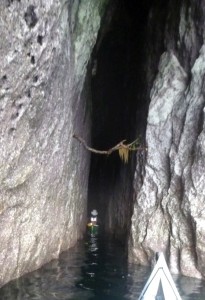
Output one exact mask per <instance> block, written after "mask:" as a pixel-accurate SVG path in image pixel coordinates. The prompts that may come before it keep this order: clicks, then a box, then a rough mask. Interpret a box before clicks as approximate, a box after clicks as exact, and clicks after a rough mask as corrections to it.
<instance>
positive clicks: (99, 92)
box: [88, 0, 149, 243]
mask: <svg viewBox="0 0 205 300" xmlns="http://www.w3.org/2000/svg"><path fill="white" fill-rule="evenodd" d="M137 2H138V1H137ZM141 2H142V1H141ZM141 2H140V1H139V3H137V4H136V3H135V1H133V0H126V1H122V0H121V1H117V2H115V5H116V6H115V8H114V9H113V11H114V13H113V15H112V20H111V21H110V23H109V24H108V25H106V24H105V26H102V27H103V28H102V30H101V33H100V34H99V38H98V41H97V43H96V46H95V49H94V51H93V55H92V80H91V92H92V130H91V140H92V147H93V148H96V149H103V150H104V149H105V150H106V149H109V148H111V147H112V146H114V145H116V144H117V143H118V142H120V141H122V140H124V139H126V140H127V142H131V141H133V140H135V139H136V138H137V137H139V136H141V142H142V143H143V142H144V140H143V139H144V133H145V127H146V116H147V107H148V104H147V101H146V98H145V97H144V96H143V95H144V89H145V80H144V78H143V62H144V60H145V53H144V47H145V44H144V36H145V31H146V21H147V16H148V9H149V5H148V4H147V3H146V1H145V2H144V3H141ZM135 167H136V153H132V155H131V156H130V157H129V161H128V164H124V163H123V162H122V161H121V160H120V158H119V155H118V153H117V152H115V153H113V154H111V155H110V156H108V157H107V156H105V155H98V154H92V155H91V167H90V176H89V187H88V215H89V212H90V211H91V210H92V209H97V210H98V212H99V224H100V226H101V228H102V229H103V231H104V232H106V233H108V234H109V235H110V236H113V237H114V238H117V239H118V240H120V241H121V242H123V243H124V242H126V240H127V237H128V234H129V230H130V225H131V216H132V211H133V176H134V170H135Z"/></svg>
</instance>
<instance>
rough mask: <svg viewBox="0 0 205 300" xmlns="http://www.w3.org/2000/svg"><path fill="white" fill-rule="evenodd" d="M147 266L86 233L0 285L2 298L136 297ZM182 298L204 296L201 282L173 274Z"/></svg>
mask: <svg viewBox="0 0 205 300" xmlns="http://www.w3.org/2000/svg"><path fill="white" fill-rule="evenodd" d="M149 274H150V269H149V268H144V267H140V266H138V265H135V264H128V263H127V255H126V251H125V249H124V248H123V247H122V246H120V245H118V244H116V243H113V242H111V241H108V240H106V239H101V238H99V237H95V236H93V237H92V236H88V237H87V238H86V239H85V240H84V241H81V242H79V243H78V244H77V245H76V247H74V248H72V249H70V250H69V251H67V252H65V253H63V254H62V255H61V256H60V259H59V260H55V261H52V262H51V263H49V264H47V265H46V266H44V267H43V268H41V269H40V270H38V271H35V272H32V273H30V274H28V275H26V276H24V277H22V278H20V279H18V280H15V281H13V282H11V283H9V284H7V285H6V286H4V287H3V288H2V289H0V299H2V300H7V299H8V300H56V299H58V300H68V299H75V300H80V299H90V300H91V299H93V300H94V299H96V300H97V299H98V300H104V299H106V300H115V299H118V300H122V299H135V300H136V299H138V297H139V294H140V292H141V290H142V288H143V286H144V283H145V281H146V280H147V278H148V276H149ZM174 280H175V282H176V284H177V287H178V289H179V292H180V294H181V297H182V299H183V300H202V299H205V283H204V282H202V281H200V280H195V279H191V278H186V277H181V276H180V277H174Z"/></svg>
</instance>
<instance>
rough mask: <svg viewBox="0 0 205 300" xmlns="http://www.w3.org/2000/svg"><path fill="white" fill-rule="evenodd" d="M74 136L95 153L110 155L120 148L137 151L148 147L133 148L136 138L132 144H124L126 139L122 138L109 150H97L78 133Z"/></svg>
mask: <svg viewBox="0 0 205 300" xmlns="http://www.w3.org/2000/svg"><path fill="white" fill-rule="evenodd" d="M73 137H74V138H75V139H76V140H78V141H79V142H80V143H81V144H82V145H83V146H84V147H85V148H86V149H87V150H88V151H91V152H93V153H96V154H106V155H110V154H111V153H113V152H114V151H117V150H119V149H122V148H124V149H128V150H129V151H137V150H146V148H143V147H137V148H131V146H132V145H133V144H134V143H136V141H137V140H135V141H134V142H132V143H131V144H128V145H126V144H124V143H125V142H126V140H122V141H121V142H119V143H118V144H117V145H115V146H114V147H112V148H110V149H108V150H97V149H94V148H91V147H89V146H88V145H87V144H86V142H85V140H84V139H83V138H81V137H79V136H77V135H76V134H74V135H73Z"/></svg>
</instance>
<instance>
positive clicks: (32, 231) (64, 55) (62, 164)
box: [0, 0, 106, 285]
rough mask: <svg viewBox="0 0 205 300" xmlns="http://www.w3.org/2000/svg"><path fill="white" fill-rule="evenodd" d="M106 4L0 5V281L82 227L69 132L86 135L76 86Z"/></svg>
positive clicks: (85, 163) (77, 162) (76, 152)
mask: <svg viewBox="0 0 205 300" xmlns="http://www.w3.org/2000/svg"><path fill="white" fill-rule="evenodd" d="M105 2H106V1H98V2H97V3H93V1H87V0H86V1H77V0H76V1H63V0H62V1H60V0H55V1H54V0H44V1H40V2H39V1H36V0H34V1H32V2H31V1H29V0H25V1H15V0H14V1H6V0H3V1H1V3H0V36H1V43H0V61H1V69H0V98H1V100H0V124H1V126H0V194H1V199H0V240H1V243H0V269H1V274H0V285H3V284H4V283H6V282H8V281H9V280H11V279H13V278H16V277H19V276H21V275H22V274H24V273H26V272H29V271H31V270H34V269H37V268H39V267H40V266H41V265H42V264H44V263H46V262H48V261H50V260H51V259H53V258H56V257H58V255H59V253H60V252H61V251H63V250H65V249H67V248H69V247H71V246H73V245H74V244H75V242H76V240H77V239H78V238H80V237H81V236H82V233H83V231H84V224H85V218H86V196H87V180H88V171H89V170H88V169H89V154H88V153H87V152H86V151H85V150H84V149H83V147H81V145H79V144H78V143H77V142H76V141H75V140H74V139H73V138H72V135H73V133H77V134H79V135H81V136H83V137H84V138H86V139H87V140H89V126H90V124H89V119H90V118H89V110H88V109H87V104H86V94H87V92H88V91H87V87H86V86H85V87H84V90H83V93H81V91H82V89H83V85H84V79H85V75H86V65H87V62H88V60H89V57H90V53H91V51H92V47H93V45H94V43H95V39H96V36H97V32H98V29H99V26H100V20H101V16H102V14H103V10H104V4H105ZM85 7H86V9H85ZM82 49H83V51H82Z"/></svg>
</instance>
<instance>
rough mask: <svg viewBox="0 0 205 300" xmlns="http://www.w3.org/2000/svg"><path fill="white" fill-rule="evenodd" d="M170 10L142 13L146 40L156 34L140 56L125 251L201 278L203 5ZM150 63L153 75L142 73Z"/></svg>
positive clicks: (204, 272)
mask: <svg viewBox="0 0 205 300" xmlns="http://www.w3.org/2000/svg"><path fill="white" fill-rule="evenodd" d="M174 5H175V1H170V2H168V5H167V8H165V10H163V11H162V10H161V14H160V5H159V6H158V7H157V6H156V7H154V8H152V9H151V10H150V15H149V18H150V19H149V28H148V35H147V36H148V40H149V39H150V40H151V41H153V39H155V35H156V36H158V43H154V44H153V45H151V44H149V51H150V52H149V53H148V54H147V55H148V60H147V62H146V63H147V67H148V68H147V77H146V78H147V86H148V87H149V86H150V87H151V88H150V105H149V111H148V117H147V129H146V143H147V149H148V150H147V155H146V160H145V163H144V167H142V168H140V167H139V166H137V168H136V173H135V191H136V202H135V206H134V214H133V217H132V235H131V245H132V246H131V251H130V254H131V257H132V258H133V259H134V260H135V261H136V262H138V263H142V264H147V263H150V262H151V260H152V257H153V255H154V253H155V252H157V251H164V253H166V255H167V259H168V261H169V263H170V269H171V271H172V272H174V273H181V274H184V275H186V276H192V277H204V276H205V268H204V266H205V248H204V245H205V242H204V234H205V232H204V230H205V227H204V224H205V213H204V209H205V193H204V186H205V177H204V174H205V159H204V130H205V129H204V105H205V98H204V74H205V73H204V72H205V46H204V45H203V28H204V20H205V15H204V2H203V1H200V2H197V3H196V2H195V1H190V2H189V3H188V1H182V2H181V4H180V5H177V6H174ZM174 10H175V14H174V13H173V12H174ZM162 14H164V17H163V18H162V19H164V27H163V28H160V26H157V25H156V24H157V18H158V16H159V15H161V16H162ZM155 25H156V26H155ZM154 26H155V28H156V31H155V32H154V31H153V30H152V27H153V28H154ZM159 41H160V43H161V50H160V46H159V45H160V43H159ZM156 49H158V50H159V52H158V53H161V57H160V60H159V62H158V54H157V51H156ZM160 51H161V52H160ZM151 58H152V59H151ZM157 62H158V63H157ZM154 64H155V65H157V64H158V70H156V73H154V69H153V68H149V67H150V66H151V65H154ZM150 70H152V71H150ZM153 79H154V82H153ZM142 170H143V172H144V173H143V174H144V178H143V180H141V181H140V182H141V184H139V183H137V182H138V181H139V178H141V177H140V176H141V174H142Z"/></svg>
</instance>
